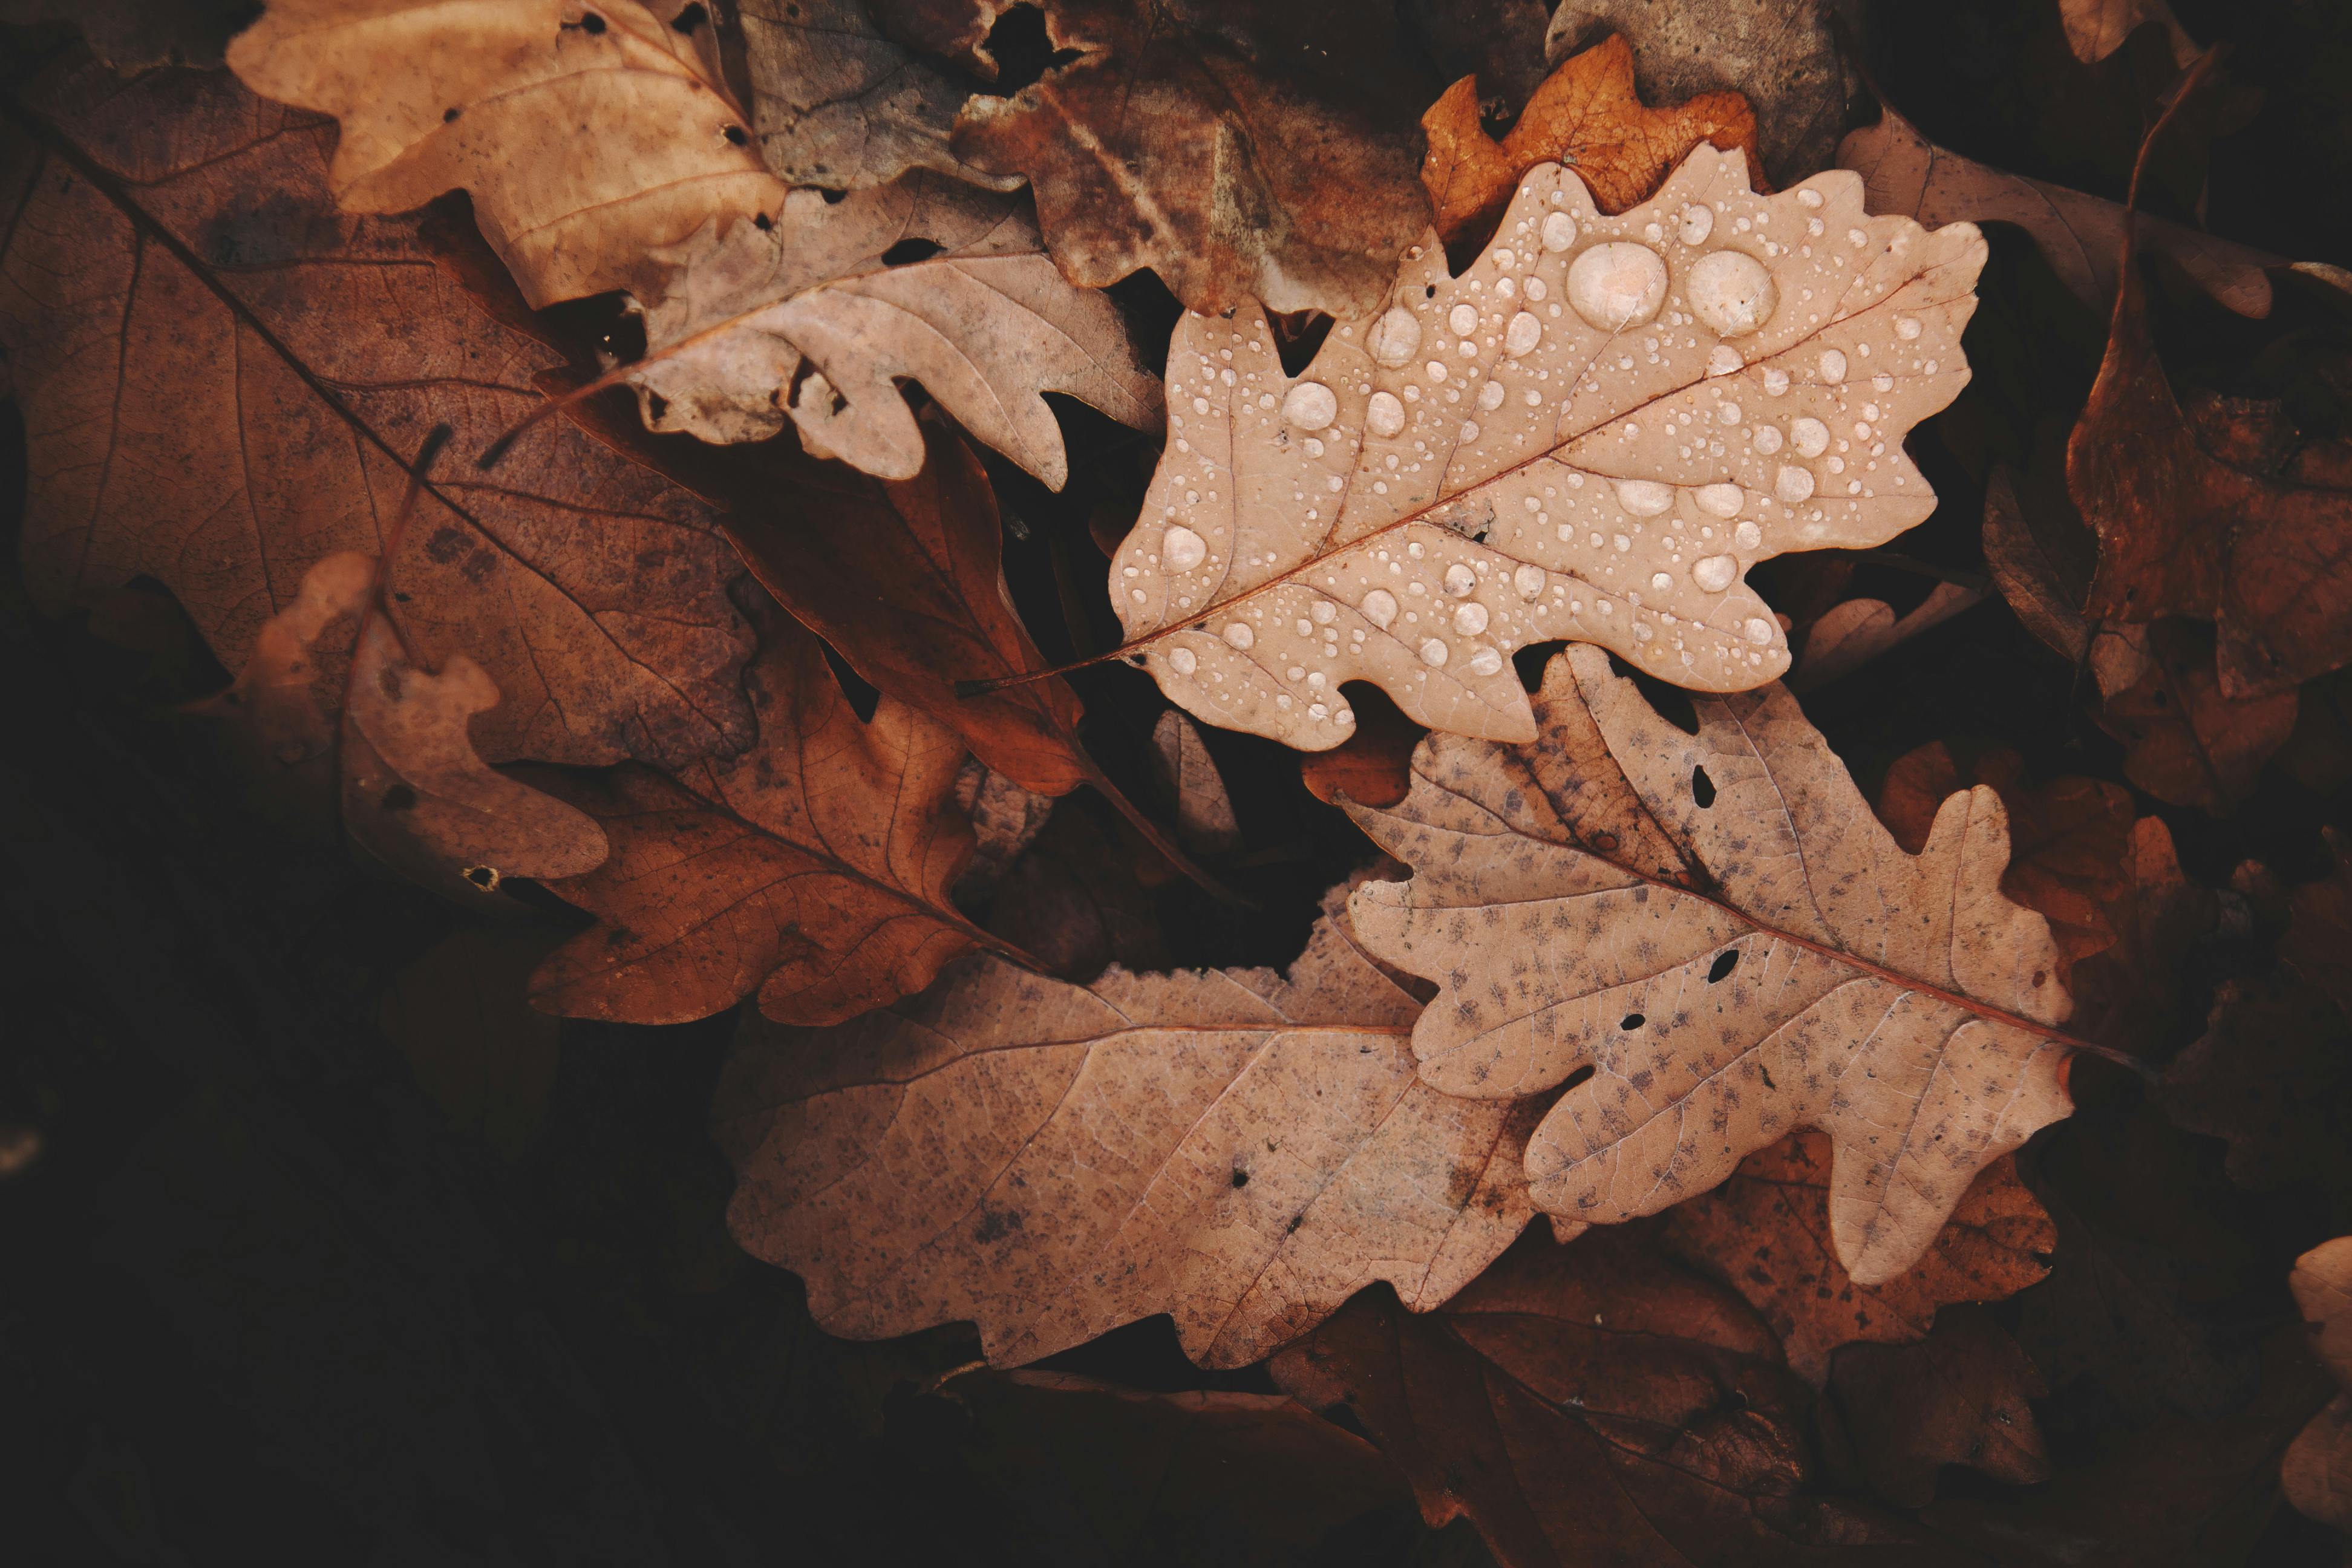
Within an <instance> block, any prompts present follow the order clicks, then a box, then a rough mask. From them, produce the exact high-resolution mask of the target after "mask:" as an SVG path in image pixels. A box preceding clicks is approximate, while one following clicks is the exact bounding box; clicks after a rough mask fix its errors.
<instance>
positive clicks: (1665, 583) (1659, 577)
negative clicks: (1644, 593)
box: [1650, 572, 1675, 594]
mask: <svg viewBox="0 0 2352 1568" xmlns="http://www.w3.org/2000/svg"><path fill="white" fill-rule="evenodd" d="M1674 585H1675V580H1674V579H1673V578H1672V577H1669V576H1667V575H1666V574H1664V572H1653V573H1651V574H1650V586H1651V587H1652V588H1653V589H1654V590H1656V591H1657V592H1658V593H1661V594H1663V593H1664V592H1665V591H1666V590H1667V589H1669V588H1671V587H1673V586H1674Z"/></svg>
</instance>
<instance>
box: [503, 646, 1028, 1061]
mask: <svg viewBox="0 0 2352 1568" xmlns="http://www.w3.org/2000/svg"><path fill="white" fill-rule="evenodd" d="M775 619H776V624H775V625H774V626H772V628H771V629H770V632H769V638H770V646H769V647H767V648H765V649H763V650H762V652H761V656H760V658H759V660H758V662H757V663H755V664H754V665H753V666H752V668H751V670H750V671H749V672H748V673H747V675H746V677H745V680H746V684H747V685H748V686H749V687H750V688H751V700H752V702H753V705H754V707H755V709H756V710H757V711H758V714H759V720H760V741H759V743H758V744H757V745H756V746H754V747H753V748H752V749H751V751H749V752H745V753H744V754H742V755H741V756H740V757H735V758H732V759H729V760H726V761H717V760H711V761H705V762H702V763H697V764H695V765H694V766H693V767H691V768H688V769H681V770H679V771H678V772H677V775H676V776H675V777H673V778H665V777H663V776H662V775H661V774H658V773H654V772H652V771H651V770H650V769H645V768H635V767H628V768H622V769H618V770H615V771H614V772H613V773H610V774H608V775H606V776H604V777H603V778H601V779H596V780H589V779H582V778H574V777H568V776H559V775H555V774H551V773H543V772H541V773H535V774H534V775H533V779H532V782H533V783H535V784H538V785H539V786H540V787H541V788H543V789H546V790H547V791H549V792H550V793H551V794H553V795H558V796H560V797H562V798H563V799H565V800H568V801H570V802H571V803H572V804H573V805H577V806H579V807H580V808H581V809H582V810H583V811H585V812H586V813H587V814H588V815H589V816H593V817H594V818H595V819H596V820H597V821H598V822H599V823H601V824H602V825H603V826H604V832H605V834H606V835H607V836H608V837H610V838H611V840H612V845H613V855H612V858H611V859H610V860H608V861H606V862H605V863H604V865H603V866H602V867H600V868H598V869H596V870H595V871H593V872H592V873H590V874H589V875H587V876H584V877H574V878H572V879H569V880H567V881H562V882H558V883H555V884H553V887H552V890H553V891H554V892H556V893H557V894H559V895H560V896H562V898H564V899H565V900H569V901H570V902H572V903H574V904H577V905H579V906H580V907H581V908H583V909H584V910H588V911H589V912H590V913H592V914H593V915H595V916H596V917H597V921H598V923H597V925H596V927H595V928H594V929H593V930H591V931H583V932H582V933H581V934H580V935H578V936H576V937H574V938H573V939H572V941H571V942H567V943H565V944H564V945H563V946H562V948H559V949H558V950H557V951H556V952H555V953H554V954H553V955H552V956H551V957H550V958H549V959H548V961H547V962H546V963H543V964H541V966H540V969H539V973H537V974H536V975H534V976H533V977H532V981H531V986H532V998H533V1000H534V1002H535V1003H536V1004H537V1005H539V1006H541V1007H543V1008H545V1009H546V1010H547V1011H549V1012H551V1013H561V1014H564V1015H567V1016H573V1017H587V1018H609V1019H616V1020H620V1021H622V1022H626V1023H635V1024H673V1023H684V1022H688V1021H689V1020H692V1019H695V1018H703V1017H708V1016H710V1015H711V1014H713V1013H717V1012H719V1011H721V1010H722V1009H724V1008H726V1007H729V1006H731V1005H733V1004H734V1003H735V1002H736V1001H737V1000H738V999H739V998H740V997H742V996H744V995H746V994H750V993H751V992H753V991H757V992H758V993H759V996H760V1006H761V1010H762V1011H763V1012H765V1013H767V1014H768V1015H769V1016H772V1017H776V1018H782V1019H788V1020H791V1021H793V1022H796V1023H808V1024H831V1023H838V1022H840V1021H841V1020H842V1019H845V1018H850V1017H855V1016H856V1015H857V1014H859V1013H862V1012H865V1011H866V1009H868V1008H870V1007H879V1006H883V1005H887V1004H888V1003H890V1002H893V1001H895V1000H897V999H898V997H901V996H905V995H908V994H912V993H914V992H917V991H920V990H921V989H922V988H923V987H924V986H926V985H929V984H930V983H931V982H932V980H933V979H935V978H937V976H938V974H939V973H940V968H941V967H942V966H943V965H944V964H946V963H949V962H950V960H952V959H954V958H957V957H960V956H961V955H962V954H964V953H966V952H971V950H972V949H973V948H974V947H998V946H1001V945H1002V944H1000V943H998V942H995V941H994V940H993V939H992V938H991V937H989V936H988V935H987V933H985V932H984V931H981V930H980V928H979V927H977V926H975V925H973V924H972V923H971V921H969V920H967V919H965V918H964V916H963V915H962V914H961V913H960V912H958V911H957V910H956V909H955V907H954V906H953V905H952V904H951V903H950V901H949V899H948V889H950V887H952V886H953V885H954V882H955V879H956V877H957V874H958V873H959V872H961V870H962V869H963V866H964V862H965V861H966V860H967V859H969V858H971V845H972V835H971V823H969V822H967V821H966V820H965V819H964V817H963V815H962V814H961V812H959V811H958V810H956V807H955V784H956V775H957V773H958V771H959V770H960V768H961V765H962V763H963V747H962V746H961V745H960V744H959V743H958V742H957V741H956V738H955V736H954V735H953V734H952V733H950V731H947V730H945V729H942V728H941V727H940V726H939V725H938V724H935V723H933V722H932V721H929V719H926V718H924V717H923V716H922V715H921V714H920V713H918V712H916V711H914V710H911V709H909V708H908V707H906V706H904V705H903V704H901V703H898V702H896V701H893V700H890V699H889V698H887V697H886V698H884V699H883V700H881V702H880V703H879V704H878V705H877V707H876V709H875V710H874V717H873V719H872V720H871V721H867V722H860V721H859V720H858V717H857V713H856V710H855V709H853V708H852V707H851V706H850V703H849V699H848V698H847V697H846V696H845V694H844V693H843V691H842V689H841V687H840V684H839V682H838V681H836V680H835V678H834V675H833V672H832V670H831V669H830V668H827V667H826V664H825V659H824V647H823V646H822V645H821V644H819V643H818V641H817V640H816V638H814V637H811V636H810V635H809V634H807V633H806V632H804V631H802V630H801V629H800V628H799V627H798V626H795V625H793V623H791V622H788V621H785V620H783V618H782V616H777V617H775Z"/></svg>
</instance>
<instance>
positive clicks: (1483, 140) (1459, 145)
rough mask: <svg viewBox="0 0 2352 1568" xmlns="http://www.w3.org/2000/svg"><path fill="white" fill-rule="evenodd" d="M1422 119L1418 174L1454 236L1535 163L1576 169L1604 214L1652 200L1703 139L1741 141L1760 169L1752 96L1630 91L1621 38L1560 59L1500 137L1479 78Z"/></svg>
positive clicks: (1735, 144) (1629, 54)
mask: <svg viewBox="0 0 2352 1568" xmlns="http://www.w3.org/2000/svg"><path fill="white" fill-rule="evenodd" d="M1421 128H1422V130H1423V132H1426V133H1427V134H1428V137H1429V151H1428V152H1427V153H1424V154H1423V157H1422V163H1421V181H1422V184H1424V185H1426V186H1428V187H1429V199H1430V203H1431V205H1433V206H1434V207H1435V208H1436V209H1437V217H1436V223H1437V232H1438V234H1439V235H1440V236H1441V237H1443V238H1444V240H1445V241H1446V242H1447V243H1448V244H1452V243H1453V242H1454V241H1455V240H1457V239H1460V238H1462V237H1464V236H1465V235H1471V234H1477V233H1480V232H1483V231H1486V230H1487V229H1491V228H1492V226H1493V225H1494V223H1495V221H1496V219H1497V218H1500V217H1501V216H1503V208H1504V206H1505V205H1507V203H1508V202H1509V201H1510V198H1511V193H1512V191H1513V189H1514V188H1515V187H1516V186H1517V184H1518V179H1519V176H1520V175H1521V174H1526V173H1527V172H1528V170H1530V169H1532V168H1534V167H1535V166H1536V165H1537V164H1538V163H1566V164H1568V165H1569V166H1570V167H1571V168H1573V169H1574V170H1575V171H1576V172H1577V174H1579V175H1580V176H1581V177H1582V179H1583V181H1584V184H1585V187H1586V188H1587V189H1588V190H1590V191H1591V193H1592V200H1593V204H1594V205H1597V206H1598V207H1600V209H1601V211H1602V212H1604V213H1621V212H1623V211H1624V210H1625V209H1626V208H1627V207H1630V206H1633V205H1638V204H1639V203H1642V202H1644V201H1647V200H1648V199H1649V197H1650V195H1652V193H1654V191H1656V190H1657V188H1658V185H1659V184H1660V183H1661V182H1662V181H1664V179H1665V177H1666V171H1668V170H1669V169H1672V168H1673V167H1674V166H1675V164H1677V163H1681V162H1682V161H1683V158H1684V157H1685V154H1687V153H1689V152H1690V150H1691V149H1692V148H1693V147H1695V146H1696V145H1697V144H1698V143H1700V142H1706V143H1708V144H1709V145H1711V146H1714V147H1717V148H1720V149H1721V150H1723V151H1724V152H1727V153H1728V152H1731V151H1733V150H1735V149H1737V150H1738V151H1739V152H1740V153H1743V154H1745V156H1746V158H1747V161H1748V172H1749V174H1750V175H1751V176H1753V175H1756V174H1759V172H1760V165H1759V162H1758V153H1757V150H1756V116H1755V113H1754V112H1753V111H1752V110H1749V109H1748V100H1746V99H1744V98H1742V97H1740V96H1739V95H1738V93H1736V92H1706V93H1701V94H1699V95H1698V96H1697V97H1696V98H1692V99H1689V100H1686V101H1685V102H1682V103H1678V104H1676V105H1675V106H1674V107H1673V108H1671V109H1651V108H1648V107H1647V106H1645V105H1644V104H1643V102H1642V100H1641V99H1640V97H1639V96H1637V95H1636V94H1635V93H1634V91H1633V49H1632V47H1630V46H1629V45H1627V43H1626V42H1625V40H1624V39H1623V38H1622V37H1609V38H1607V39H1604V40H1603V41H1601V43H1599V44H1596V45H1594V46H1593V47H1591V48H1589V49H1586V50H1585V51H1584V52H1583V53H1581V54H1578V55H1572V56H1570V58H1567V59H1565V60H1562V61H1561V62H1560V64H1559V68H1558V69H1556V70H1554V71H1553V72H1552V73H1551V75H1550V76H1549V78H1548V79H1546V80H1545V81H1544V84H1543V85H1542V86H1541V87H1539V88H1538V89H1536V92H1535V96H1534V97H1532V98H1530V99H1529V100H1528V106H1527V108H1526V110H1523V111H1522V112H1521V113H1520V115H1519V118H1518V121H1517V123H1516V124H1514V125H1513V126H1512V127H1511V129H1510V132H1509V133H1508V134H1507V135H1506V136H1505V137H1504V138H1503V140H1502V141H1500V142H1496V140H1495V139H1494V138H1493V137H1491V136H1489V135H1488V134H1487V133H1486V126H1485V125H1484V124H1483V123H1482V122H1481V121H1480V99H1479V93H1478V79H1477V78H1475V77H1467V76H1465V77H1464V78H1463V79H1461V80H1460V81H1457V82H1455V83H1454V85H1453V86H1452V87H1449V88H1447V89H1445V93H1444V96H1443V97H1441V98H1440V99H1439V100H1437V101H1436V102H1435V103H1433V104H1431V105H1430V106H1429V108H1428V110H1427V111H1425V112H1424V113H1423V115H1422V117H1421Z"/></svg>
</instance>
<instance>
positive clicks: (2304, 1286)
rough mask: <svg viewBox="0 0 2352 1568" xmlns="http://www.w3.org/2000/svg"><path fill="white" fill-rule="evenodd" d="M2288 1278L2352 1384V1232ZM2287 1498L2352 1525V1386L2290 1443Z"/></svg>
mask: <svg viewBox="0 0 2352 1568" xmlns="http://www.w3.org/2000/svg"><path fill="white" fill-rule="evenodd" d="M2287 1284H2288V1285H2289V1286H2290V1287H2291V1288H2292V1289H2294V1304H2295V1305H2296V1306H2297V1307H2298V1308H2300V1309H2302V1311H2303V1318H2304V1321H2305V1323H2307V1324H2309V1325H2310V1326H2311V1327H2313V1328H2314V1329H2315V1330H2317V1332H2316V1333H2315V1334H2314V1335H2313V1336H2312V1337H2313V1342H2314V1343H2315V1345H2316V1346H2317V1348H2318V1351H2319V1359H2320V1360H2321V1361H2322V1362H2324V1363H2326V1366H2327V1370H2328V1371H2329V1372H2330V1373H2333V1374H2335V1378H2336V1384H2337V1385H2338V1386H2339V1387H2343V1388H2346V1389H2347V1390H2352V1237H2343V1236H2340V1237H2336V1239H2335V1240H2334V1241H2329V1242H2323V1243H2321V1244H2320V1245H2319V1246H2317V1247H2313V1248H2312V1249H2311V1250H2310V1251H2309V1252H2306V1253H2305V1254H2304V1255H2303V1256H2302V1257H2301V1258H2296V1259H2295V1260H2294V1274H2293V1275H2292V1276H2291V1277H2290V1278H2289V1279H2288V1280H2287ZM2280 1479H2282V1480H2283V1481H2284V1483H2285V1486H2286V1500H2287V1501H2289V1502H2291V1503H2293V1504H2294V1506H2295V1507H2296V1508H2297V1509H2298V1510H2301V1511H2302V1512H2304V1513H2305V1514H2307V1515H2309V1516H2310V1517H2311V1518H2313V1519H2315V1520H2318V1521H2321V1522H2323V1523H2326V1524H2332V1525H2334V1526H2335V1527H2336V1529H2338V1530H2342V1531H2352V1392H2347V1393H2344V1394H2337V1395H2336V1398H2335V1400H2334V1401H2333V1402H2332V1403H2331V1404H2330V1405H2328V1406H2327V1408H2326V1410H2323V1411H2321V1412H2320V1413H2319V1414H2318V1415H2315V1416H2313V1417H2312V1418H2311V1425H2309V1426H2305V1428H2304V1429H2303V1431H2302V1433H2301V1435H2300V1436H2297V1437H2296V1438H2295V1440H2294V1443H2292V1444H2291V1445H2289V1446H2288V1448H2287V1451H2286V1457H2285V1459H2284V1462H2283V1463H2282V1464H2281V1466H2280Z"/></svg>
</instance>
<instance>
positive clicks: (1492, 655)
mask: <svg viewBox="0 0 2352 1568" xmlns="http://www.w3.org/2000/svg"><path fill="white" fill-rule="evenodd" d="M1500 668H1503V656H1502V655H1501V654H1499V653H1496V651H1495V650H1494V649H1493V648H1490V647H1482V648H1480V649H1479V650H1478V651H1477V652H1476V653H1474V654H1472V655H1471V656H1470V673H1471V674H1473V675H1492V674H1494V673H1495V672H1496V670H1498V669H1500Z"/></svg>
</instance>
